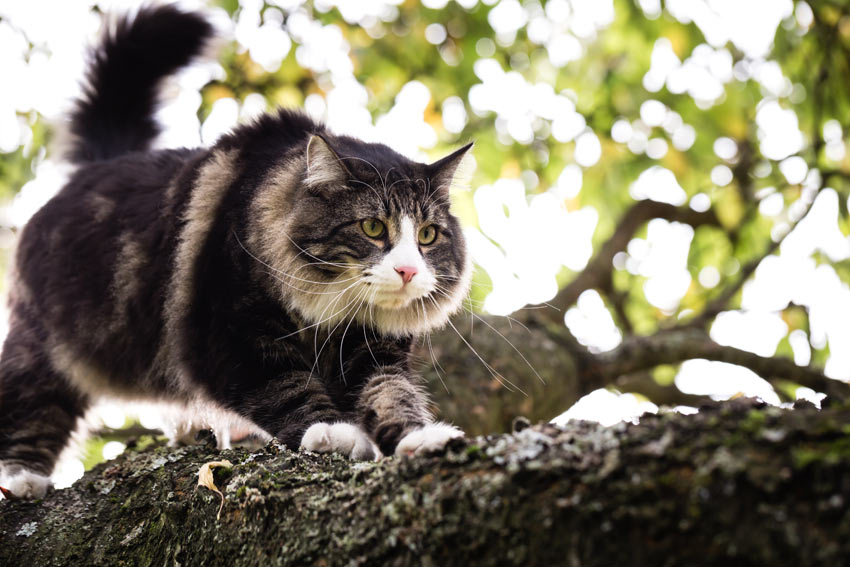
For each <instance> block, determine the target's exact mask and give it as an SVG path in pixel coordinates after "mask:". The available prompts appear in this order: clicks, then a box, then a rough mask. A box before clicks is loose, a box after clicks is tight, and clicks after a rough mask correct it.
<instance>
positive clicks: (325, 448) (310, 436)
mask: <svg viewBox="0 0 850 567" xmlns="http://www.w3.org/2000/svg"><path fill="white" fill-rule="evenodd" d="M301 447H302V448H304V449H306V450H308V451H312V452H314V453H340V454H342V455H345V456H346V457H348V458H349V459H354V460H357V461H374V460H375V459H376V457H377V456H378V451H377V449H376V448H375V444H374V443H372V440H371V439H369V436H368V435H366V433H365V432H364V431H363V430H362V429H360V428H359V427H357V426H356V425H354V424H351V423H344V422H341V423H314V424H313V425H311V426H310V427H309V428H308V429H307V431H305V432H304V437H302V438H301Z"/></svg>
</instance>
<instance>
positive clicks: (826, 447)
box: [791, 437, 850, 469]
mask: <svg viewBox="0 0 850 567" xmlns="http://www.w3.org/2000/svg"><path fill="white" fill-rule="evenodd" d="M791 457H792V459H793V462H794V467H795V468H797V469H802V468H805V467H807V466H809V465H813V464H820V465H827V466H835V465H838V464H841V463H845V464H846V463H850V437H842V438H840V439H836V440H834V441H832V442H829V443H822V444H818V445H815V444H809V445H804V446H798V447H794V448H792V449H791Z"/></svg>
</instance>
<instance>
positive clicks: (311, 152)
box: [304, 135, 350, 188]
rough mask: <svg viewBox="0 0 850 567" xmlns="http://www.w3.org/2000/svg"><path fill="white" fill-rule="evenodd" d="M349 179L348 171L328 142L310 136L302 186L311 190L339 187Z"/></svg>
mask: <svg viewBox="0 0 850 567" xmlns="http://www.w3.org/2000/svg"><path fill="white" fill-rule="evenodd" d="M349 177H350V174H349V173H348V170H347V169H346V168H345V165H343V163H342V160H341V159H339V156H338V155H337V154H336V152H335V151H334V150H333V148H331V147H330V145H329V144H328V142H327V141H326V140H325V139H324V138H322V137H321V136H317V135H313V136H310V140H309V141H308V142H307V172H306V175H305V177H304V184H305V185H307V186H308V187H311V188H319V187H323V186H340V185H342V184H343V183H345V181H346V180H347V179H348V178H349Z"/></svg>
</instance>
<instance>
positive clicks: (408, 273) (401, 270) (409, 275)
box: [395, 266, 417, 283]
mask: <svg viewBox="0 0 850 567" xmlns="http://www.w3.org/2000/svg"><path fill="white" fill-rule="evenodd" d="M395 271H396V272H398V275H400V276H401V281H403V282H404V283H407V282H409V281H410V280H412V279H413V276H415V275H416V271H417V270H416V268H414V267H413V266H398V267H397V268H396V269H395Z"/></svg>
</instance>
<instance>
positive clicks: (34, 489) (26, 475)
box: [0, 465, 50, 500]
mask: <svg viewBox="0 0 850 567" xmlns="http://www.w3.org/2000/svg"><path fill="white" fill-rule="evenodd" d="M16 469H17V470H14V472H10V471H9V470H7V469H4V468H3V467H2V465H0V486H2V487H3V488H5V489H6V490H8V491H9V492H11V493H12V495H13V496H14V497H16V498H24V499H27V500H29V499H34V498H41V497H43V496H44V495H45V494H46V493H47V488H48V487H49V486H50V478H49V477H46V476H44V475H41V474H38V473H35V472H32V471H30V470H27V469H24V468H20V469H18V468H17V467H16ZM2 498H3V497H2V495H0V499H2Z"/></svg>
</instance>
